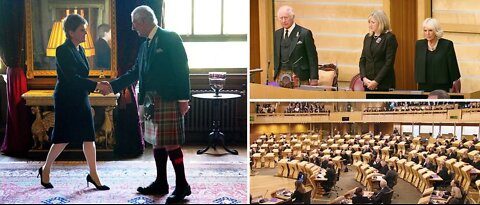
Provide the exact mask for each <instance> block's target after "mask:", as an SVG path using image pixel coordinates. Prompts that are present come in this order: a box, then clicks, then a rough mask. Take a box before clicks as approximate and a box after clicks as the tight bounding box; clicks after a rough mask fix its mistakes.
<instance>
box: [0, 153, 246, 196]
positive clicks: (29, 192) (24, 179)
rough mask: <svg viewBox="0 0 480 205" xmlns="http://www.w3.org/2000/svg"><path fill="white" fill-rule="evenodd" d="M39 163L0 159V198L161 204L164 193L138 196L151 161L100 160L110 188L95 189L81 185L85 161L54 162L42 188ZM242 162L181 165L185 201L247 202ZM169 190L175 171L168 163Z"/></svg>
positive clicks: (152, 175)
mask: <svg viewBox="0 0 480 205" xmlns="http://www.w3.org/2000/svg"><path fill="white" fill-rule="evenodd" d="M40 166H41V164H40V162H13V163H12V162H10V163H8V164H7V163H3V164H0V197H1V198H0V203H4V204H9V203H25V204H29V203H33V204H38V203H44V204H53V203H55V204H63V203H99V204H101V203H131V204H150V203H165V200H166V198H167V196H168V195H165V196H162V197H160V196H143V195H139V194H138V193H137V191H136V189H137V187H138V186H147V185H149V184H150V183H151V182H152V181H153V179H155V176H156V172H155V165H154V162H148V161H147V162H145V161H120V162H118V161H114V162H99V163H98V172H99V175H100V177H101V179H102V183H103V184H105V185H108V186H109V187H110V188H111V190H109V191H97V190H96V189H95V188H94V187H93V185H92V184H90V187H87V186H86V179H85V178H86V175H87V174H88V168H87V165H86V164H85V162H58V163H56V164H55V165H54V166H53V170H52V174H51V180H50V182H51V183H52V184H53V186H54V187H55V188H53V189H44V188H43V187H42V186H41V185H40V178H36V176H37V172H38V168H39V167H40ZM246 168H247V165H246V164H245V163H226V162H225V163H223V162H215V163H213V162H210V163H208V162H199V163H194V162H191V163H188V164H186V175H187V180H188V182H189V184H190V186H191V188H192V195H190V196H188V197H187V198H186V200H185V201H184V203H199V204H235V203H247V170H246ZM168 177H169V178H168V182H169V184H170V193H171V192H172V191H173V190H174V188H175V187H174V186H175V175H174V170H173V167H172V166H171V163H170V162H169V165H168Z"/></svg>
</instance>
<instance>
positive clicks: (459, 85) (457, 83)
mask: <svg viewBox="0 0 480 205" xmlns="http://www.w3.org/2000/svg"><path fill="white" fill-rule="evenodd" d="M461 90H462V83H461V81H460V79H458V80H456V81H453V85H452V88H451V89H450V92H451V93H460V92H461Z"/></svg>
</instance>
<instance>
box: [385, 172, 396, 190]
mask: <svg viewBox="0 0 480 205" xmlns="http://www.w3.org/2000/svg"><path fill="white" fill-rule="evenodd" d="M397 177H398V174H397V172H396V171H395V170H388V171H387V173H386V174H385V176H384V177H383V178H384V179H385V181H387V186H388V187H390V188H392V189H393V187H394V186H395V185H396V182H395V180H396V178H397Z"/></svg>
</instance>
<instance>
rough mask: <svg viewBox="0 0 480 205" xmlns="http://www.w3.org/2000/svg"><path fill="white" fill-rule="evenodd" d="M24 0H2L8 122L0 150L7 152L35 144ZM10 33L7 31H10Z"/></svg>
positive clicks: (24, 150) (0, 23) (1, 44)
mask: <svg viewBox="0 0 480 205" xmlns="http://www.w3.org/2000/svg"><path fill="white" fill-rule="evenodd" d="M24 12H25V7H24V1H11V0H0V13H1V14H2V18H0V31H1V33H3V34H2V36H1V37H0V55H1V56H2V59H3V60H4V62H5V64H6V65H7V125H6V130H5V137H4V140H3V143H2V146H1V149H0V150H1V151H2V152H3V153H5V154H7V155H26V153H27V152H28V150H29V149H30V148H31V147H32V145H33V139H32V137H31V136H32V134H31V129H30V126H29V122H30V121H31V119H30V115H29V113H28V108H27V107H26V106H25V100H23V99H22V97H21V95H22V94H23V93H25V92H27V80H26V77H25V72H24V68H25V65H24V61H25V60H24V53H23V50H24V44H25V20H24V19H25V18H24V16H25V15H24ZM7 34H8V35H7Z"/></svg>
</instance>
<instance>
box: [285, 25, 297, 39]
mask: <svg viewBox="0 0 480 205" xmlns="http://www.w3.org/2000/svg"><path fill="white" fill-rule="evenodd" d="M294 28H295V23H293V24H292V26H290V28H288V29H283V35H284V36H285V31H286V30H288V36H287V37H290V34H292V31H293V29H294Z"/></svg>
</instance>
